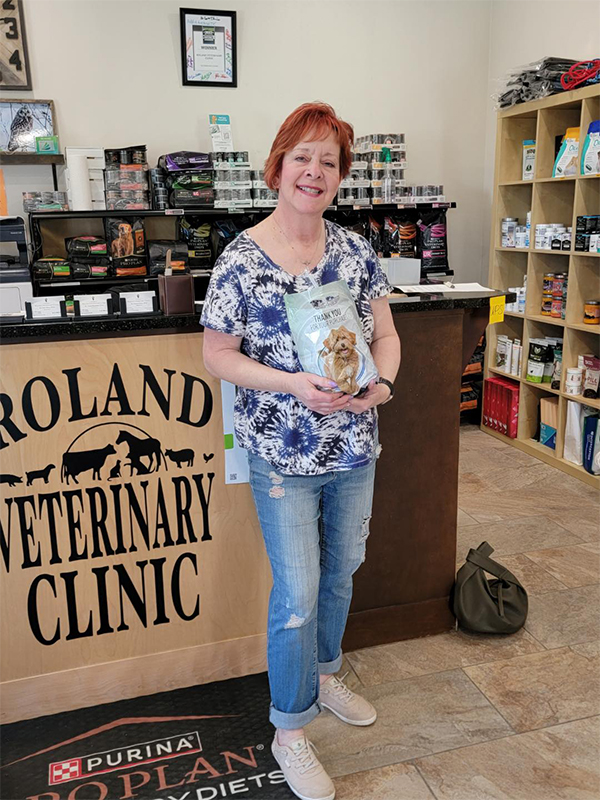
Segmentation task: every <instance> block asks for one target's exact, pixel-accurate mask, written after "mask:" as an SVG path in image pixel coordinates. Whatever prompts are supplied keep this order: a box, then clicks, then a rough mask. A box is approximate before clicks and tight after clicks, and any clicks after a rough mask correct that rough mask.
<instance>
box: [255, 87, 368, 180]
mask: <svg viewBox="0 0 600 800" xmlns="http://www.w3.org/2000/svg"><path fill="white" fill-rule="evenodd" d="M330 134H333V135H334V136H335V137H336V139H337V141H338V144H339V146H340V178H345V177H346V175H347V174H348V173H349V172H350V167H351V165H352V145H353V143H354V129H353V127H352V125H350V124H349V123H348V122H344V120H343V119H340V118H339V117H338V116H337V114H336V113H335V111H334V110H333V108H332V107H331V106H330V105H327V103H318V102H317V103H303V105H301V106H298V108H297V109H296V110H295V111H292V113H291V114H290V115H289V117H288V118H287V119H286V120H285V121H284V123H283V124H282V126H281V128H279V130H278V131H277V136H276V137H275V141H274V142H273V144H272V145H271V152H270V153H269V157H268V158H267V160H266V161H265V183H266V184H267V186H268V187H269V189H275V188H276V186H275V180H276V179H277V178H278V177H279V173H280V172H281V162H282V161H283V156H284V155H285V154H286V153H289V151H290V150H293V149H294V147H296V145H297V144H298V142H315V141H319V140H321V139H326V138H327V137H328V136H329V135H330Z"/></svg>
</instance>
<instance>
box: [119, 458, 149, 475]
mask: <svg viewBox="0 0 600 800" xmlns="http://www.w3.org/2000/svg"><path fill="white" fill-rule="evenodd" d="M123 466H124V467H129V477H130V478H131V476H132V475H133V471H134V470H135V474H136V475H149V474H150V473H151V472H152V470H151V469H150V468H149V467H147V466H146V465H145V464H144V463H143V462H142V461H141V460H140V459H139V458H137V457H136V456H133V455H132V454H131V453H130V454H129V461H124V462H123Z"/></svg>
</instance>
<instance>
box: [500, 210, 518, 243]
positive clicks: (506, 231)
mask: <svg viewBox="0 0 600 800" xmlns="http://www.w3.org/2000/svg"><path fill="white" fill-rule="evenodd" d="M517 222H518V220H517V218H516V217H504V219H503V220H502V227H501V231H502V239H501V244H502V247H514V246H515V232H516V227H517Z"/></svg>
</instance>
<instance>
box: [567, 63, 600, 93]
mask: <svg viewBox="0 0 600 800" xmlns="http://www.w3.org/2000/svg"><path fill="white" fill-rule="evenodd" d="M599 72H600V58H595V59H594V60H593V61H579V62H578V63H577V64H573V66H572V67H570V68H569V71H568V72H564V73H563V74H562V75H561V76H560V82H561V84H562V87H563V89H564V90H565V91H568V90H569V89H575V87H576V86H580V85H581V84H582V83H585V82H586V81H588V80H589V79H590V78H595V77H596V75H597V74H598V73H599Z"/></svg>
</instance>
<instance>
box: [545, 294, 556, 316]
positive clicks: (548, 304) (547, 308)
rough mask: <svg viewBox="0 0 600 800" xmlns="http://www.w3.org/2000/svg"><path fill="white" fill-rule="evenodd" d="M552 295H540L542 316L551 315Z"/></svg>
mask: <svg viewBox="0 0 600 800" xmlns="http://www.w3.org/2000/svg"><path fill="white" fill-rule="evenodd" d="M553 300H554V297H553V296H552V295H551V294H543V295H542V316H544V317H550V316H552V301H553Z"/></svg>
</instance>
